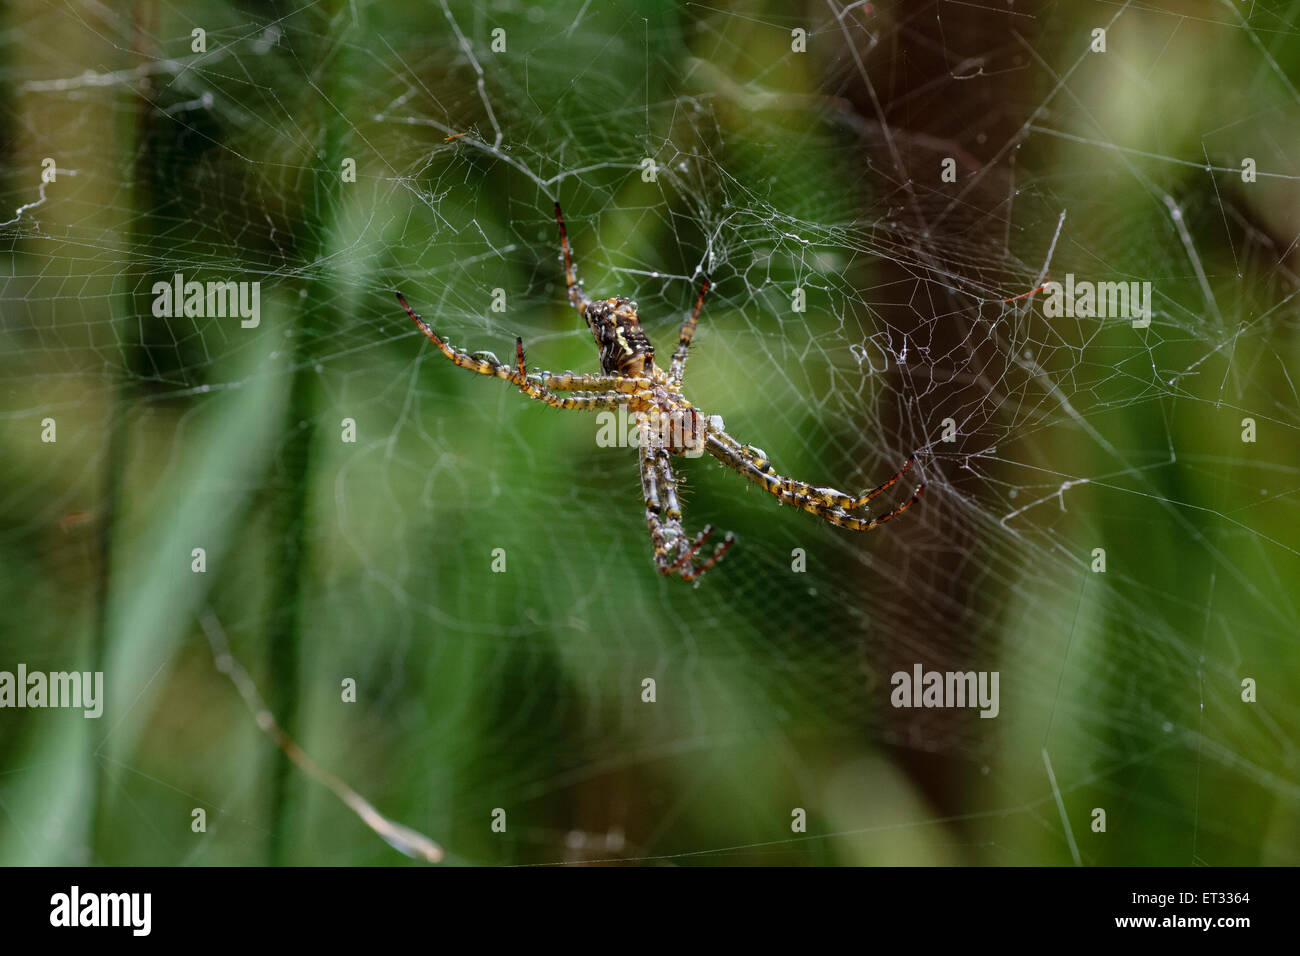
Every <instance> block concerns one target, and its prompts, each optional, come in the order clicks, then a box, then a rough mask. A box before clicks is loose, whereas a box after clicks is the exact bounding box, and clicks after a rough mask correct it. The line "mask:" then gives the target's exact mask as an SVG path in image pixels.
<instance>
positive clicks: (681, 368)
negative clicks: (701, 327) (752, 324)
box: [668, 276, 710, 382]
mask: <svg viewBox="0 0 1300 956" xmlns="http://www.w3.org/2000/svg"><path fill="white" fill-rule="evenodd" d="M709 285H710V283H709V277H708V276H705V277H704V283H703V285H701V286H700V295H699V298H697V299H696V300H695V308H694V309H692V310H691V314H690V316H689V317H688V318H687V319H686V321H685V322H683V323H682V331H681V335H680V336H679V341H678V343H677V350H676V351H675V352H673V360H672V364H670V365H669V366H668V376H669V378H671V379H672V380H673V381H674V382H680V381H681V380H682V376H683V375H685V374H686V358H687V355H688V353H689V352H690V348H691V339H693V338H695V326H696V325H697V324H698V323H699V319H700V309H701V308H703V307H704V296H705V293H707V292H708V291H709Z"/></svg>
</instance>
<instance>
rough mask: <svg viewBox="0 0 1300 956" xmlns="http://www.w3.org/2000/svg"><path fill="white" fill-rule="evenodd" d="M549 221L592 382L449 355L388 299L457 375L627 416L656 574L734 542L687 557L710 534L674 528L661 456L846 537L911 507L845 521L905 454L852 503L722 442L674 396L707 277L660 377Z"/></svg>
mask: <svg viewBox="0 0 1300 956" xmlns="http://www.w3.org/2000/svg"><path fill="white" fill-rule="evenodd" d="M555 221H556V222H557V223H558V224H559V227H560V247H561V250H562V257H563V260H564V279H565V283H566V284H567V286H568V290H569V302H570V303H571V304H572V305H573V307H574V308H575V309H577V310H578V312H579V314H580V315H582V317H583V319H584V320H585V321H586V323H587V327H588V328H590V329H591V333H592V335H593V336H594V338H595V340H596V347H597V349H598V350H599V352H600V370H601V374H600V375H580V374H575V373H574V372H563V373H561V374H559V375H556V374H553V373H551V372H534V373H532V374H529V372H528V367H527V365H526V364H525V362H524V342H523V339H519V338H516V339H515V359H516V361H515V364H514V365H513V366H510V365H506V364H504V363H502V362H500V361H498V360H497V358H496V356H494V355H492V354H491V353H490V352H487V353H482V354H481V355H471V354H470V353H468V352H463V351H461V350H460V349H457V348H454V347H453V346H452V345H451V344H450V343H449V342H447V340H446V339H444V338H442V337H441V336H439V335H438V334H436V333H435V332H434V331H433V329H431V328H429V325H428V324H427V323H426V322H425V321H424V320H423V319H422V318H420V316H419V315H417V314H416V313H415V312H414V311H413V310H412V309H411V307H410V306H409V305H407V304H406V299H404V298H403V297H402V294H401V293H400V292H399V293H397V300H398V301H399V302H401V303H402V308H404V309H405V310H406V314H407V315H409V316H410V317H411V319H412V320H413V321H414V322H415V324H416V325H417V326H419V328H420V330H421V331H422V332H423V333H424V334H425V335H427V336H428V337H429V338H430V339H431V340H432V341H433V343H434V345H436V346H438V348H439V349H440V350H441V351H442V353H443V354H444V355H446V356H447V358H449V359H451V360H452V361H453V362H455V363H456V364H457V365H459V366H461V367H462V368H467V369H471V370H472V371H475V372H479V373H480V374H483V375H493V376H495V377H497V378H503V379H506V380H507V381H509V382H512V383H513V384H515V385H516V386H518V387H519V390H520V391H522V392H523V393H524V394H525V395H527V396H529V397H530V398H535V399H537V400H538V401H540V402H545V403H546V404H547V405H551V406H554V407H555V408H567V409H579V410H585V411H592V410H597V409H613V408H618V407H620V406H623V407H626V408H627V410H628V412H629V413H630V414H631V415H632V416H633V418H634V420H635V422H636V425H637V430H638V433H639V436H640V437H639V441H638V443H637V444H638V448H639V450H640V456H641V490H642V493H643V495H644V499H645V515H646V524H647V526H648V527H649V529H650V541H651V544H652V545H653V547H654V561H655V566H656V567H657V568H658V569H659V573H660V574H675V575H679V576H680V577H682V578H683V579H684V580H687V581H698V580H699V578H700V577H701V576H702V575H703V574H704V572H706V571H708V570H709V568H711V567H713V566H714V565H715V564H717V563H718V562H719V561H721V560H722V557H723V555H725V554H726V553H727V551H728V550H729V549H730V548H731V545H732V544H733V543H734V541H735V537H734V536H733V535H731V534H730V533H728V534H727V535H726V536H725V537H724V538H723V539H722V542H721V543H720V544H718V546H717V547H716V548H714V550H713V554H712V555H710V556H709V558H708V559H707V560H705V561H703V562H700V563H698V564H697V563H696V560H695V559H696V555H697V554H698V553H699V550H700V548H701V547H702V546H703V544H704V542H705V541H707V540H708V539H709V537H710V535H712V534H713V526H712V525H706V526H705V528H704V530H703V531H701V532H700V533H699V534H698V535H696V536H695V537H694V538H692V537H691V536H690V535H688V534H687V533H686V531H685V529H684V528H683V526H682V510H681V503H680V502H679V500H678V495H677V479H676V477H675V476H674V474H673V470H672V465H671V463H670V461H669V458H670V456H671V455H675V454H686V455H692V456H693V455H699V454H700V453H702V452H705V451H707V452H708V453H709V454H710V455H712V456H713V457H714V458H716V459H718V461H720V462H722V464H724V465H726V466H727V467H728V468H730V469H732V470H733V471H737V472H739V473H740V474H742V475H744V476H745V477H746V478H747V479H749V480H750V481H752V482H753V483H754V484H756V485H758V486H759V487H761V488H763V489H764V490H766V491H767V492H769V493H770V494H772V495H774V496H776V498H777V499H779V500H780V501H782V502H784V503H786V504H791V505H794V506H795V507H797V508H802V509H803V510H804V511H807V512H809V513H811V514H815V515H817V516H818V517H820V518H823V519H825V520H826V521H829V522H830V523H831V524H834V525H838V526H839V527H841V528H849V529H850V530H853V531H870V530H872V529H873V528H876V527H879V526H880V525H881V524H883V523H884V522H886V521H888V520H890V519H891V518H895V517H897V516H898V515H900V514H902V513H903V512H904V511H906V510H907V509H908V508H910V507H912V505H914V504H915V503H916V500H917V499H918V498H919V497H920V496H921V492H922V491H924V490H925V485H924V484H922V485H920V486H918V487H917V489H916V491H915V492H914V493H913V495H912V497H911V498H909V499H908V500H907V501H905V502H903V503H902V504H901V505H898V506H897V507H895V508H894V509H893V510H892V511H888V512H886V513H885V514H883V515H881V516H880V517H878V518H872V517H869V516H865V515H856V514H853V513H852V512H854V511H856V510H857V509H859V508H862V507H863V506H865V505H866V503H867V502H869V501H871V499H873V498H875V497H876V496H877V495H879V494H880V493H881V492H883V491H885V490H886V489H888V488H890V487H891V486H893V484H894V483H895V482H896V481H898V479H899V478H901V477H902V476H903V473H904V472H906V471H907V470H908V469H909V468H911V467H912V463H913V462H914V461H915V460H916V456H915V455H913V456H912V457H911V458H909V459H908V460H907V463H906V464H905V465H903V467H902V468H901V469H899V471H898V472H897V474H895V475H894V476H893V477H891V478H890V479H889V480H888V481H885V482H884V483H883V484H881V485H880V486H878V487H877V488H875V489H873V490H871V491H866V492H863V493H862V494H860V495H848V494H845V493H844V492H842V491H836V490H835V489H834V488H823V487H818V486H815V485H810V484H808V483H806V482H802V481H796V480H795V479H793V478H786V477H784V476H782V475H779V474H777V472H776V470H775V469H774V468H773V467H772V465H771V463H770V462H769V461H768V459H767V455H766V454H765V453H764V452H763V451H762V450H760V449H758V448H755V447H754V446H752V445H744V444H741V443H740V442H738V441H737V440H736V439H734V438H732V437H731V436H730V435H729V434H727V432H726V431H724V430H723V425H722V419H721V418H718V417H717V416H707V415H705V414H703V413H702V412H701V411H700V410H699V409H697V408H695V407H694V406H693V405H692V404H691V403H690V402H689V401H687V399H686V397H685V396H684V395H683V394H682V377H683V375H685V373H686V358H687V355H688V354H689V351H690V345H691V340H692V339H693V338H694V336H695V328H696V324H697V323H698V321H699V317H700V309H701V308H702V307H703V305H704V296H705V293H707V292H708V291H709V280H708V278H707V277H706V278H705V279H704V282H703V284H702V285H701V287H700V294H699V296H698V298H696V300H695V308H694V309H692V310H691V314H690V315H689V316H688V317H687V319H686V321H685V322H683V323H682V328H681V332H680V334H679V337H678V344H677V348H676V350H675V351H674V352H673V357H672V361H671V363H670V364H669V367H668V368H667V369H666V370H665V369H662V368H660V367H659V366H658V365H656V364H655V350H654V346H653V345H651V344H650V339H649V338H647V337H646V334H645V330H644V329H642V328H641V320H640V319H639V318H638V317H637V308H636V304H635V303H634V302H632V301H631V300H629V299H625V298H622V297H621V296H620V297H616V298H612V299H592V298H590V297H588V295H587V293H586V292H585V291H584V290H583V288H582V285H581V283H579V282H578V279H577V275H576V274H575V273H574V269H573V253H572V252H571V250H570V249H569V237H568V234H567V233H566V231H565V228H564V217H563V215H561V213H560V204H559V203H558V202H557V203H556V204H555Z"/></svg>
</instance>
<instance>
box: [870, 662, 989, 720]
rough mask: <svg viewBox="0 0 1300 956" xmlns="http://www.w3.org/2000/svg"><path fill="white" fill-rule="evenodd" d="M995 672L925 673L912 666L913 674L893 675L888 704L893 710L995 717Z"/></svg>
mask: <svg viewBox="0 0 1300 956" xmlns="http://www.w3.org/2000/svg"><path fill="white" fill-rule="evenodd" d="M998 677H999V675H998V672H997V671H927V670H925V669H924V668H923V667H922V666H921V665H920V664H913V665H912V671H911V673H910V674H909V673H908V672H907V671H895V672H894V675H893V676H892V677H891V678H890V679H889V682H890V683H891V684H893V685H894V689H893V691H892V692H891V693H890V695H889V702H890V703H891V704H893V705H894V706H895V707H978V708H979V709H980V716H981V717H996V716H997V715H998V711H999V710H1000V709H1001V705H1000V704H999V701H998Z"/></svg>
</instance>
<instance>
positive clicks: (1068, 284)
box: [1042, 272, 1151, 329]
mask: <svg viewBox="0 0 1300 956" xmlns="http://www.w3.org/2000/svg"><path fill="white" fill-rule="evenodd" d="M1042 288H1043V292H1044V293H1045V295H1046V299H1045V300H1044V302H1043V315H1045V316H1047V317H1048V318H1049V319H1060V318H1066V319H1075V318H1079V319H1086V318H1097V319H1131V320H1132V322H1133V328H1135V329H1145V328H1147V327H1148V326H1149V325H1150V324H1151V283H1150V282H1091V281H1089V280H1087V279H1083V280H1079V281H1076V280H1075V278H1074V273H1073V272H1071V273H1068V274H1067V275H1066V277H1065V282H1063V283H1062V282H1045V283H1043V287H1042Z"/></svg>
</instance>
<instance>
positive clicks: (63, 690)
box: [0, 664, 104, 717]
mask: <svg viewBox="0 0 1300 956" xmlns="http://www.w3.org/2000/svg"><path fill="white" fill-rule="evenodd" d="M0 707H80V708H81V710H82V713H83V714H84V715H85V716H87V717H98V716H100V715H101V714H103V713H104V672H103V671H95V672H93V673H92V672H90V671H51V672H49V673H46V672H45V671H30V672H29V671H28V670H27V665H26V664H19V665H18V672H17V673H16V674H15V673H14V672H13V671H0Z"/></svg>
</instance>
